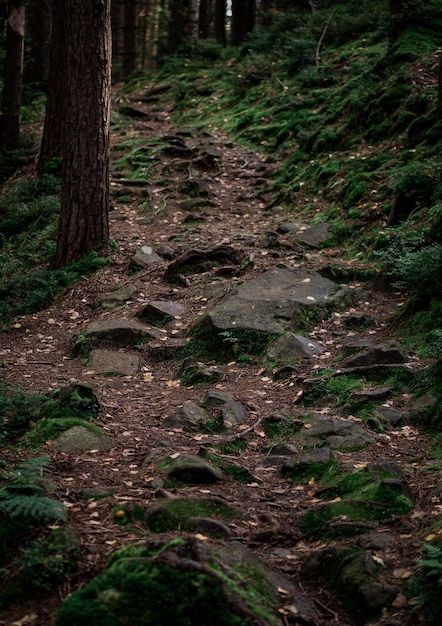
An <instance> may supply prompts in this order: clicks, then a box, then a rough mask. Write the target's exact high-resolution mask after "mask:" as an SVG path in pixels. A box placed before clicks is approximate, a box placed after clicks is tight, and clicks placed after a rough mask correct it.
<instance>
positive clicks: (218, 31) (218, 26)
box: [215, 0, 227, 46]
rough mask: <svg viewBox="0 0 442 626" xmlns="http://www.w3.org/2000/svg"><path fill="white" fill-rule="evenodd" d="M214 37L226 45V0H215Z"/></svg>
mask: <svg viewBox="0 0 442 626" xmlns="http://www.w3.org/2000/svg"><path fill="white" fill-rule="evenodd" d="M215 38H216V40H217V42H218V43H220V44H222V45H223V46H225V45H226V42H227V39H226V0H215Z"/></svg>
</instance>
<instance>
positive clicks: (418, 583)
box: [412, 544, 442, 626]
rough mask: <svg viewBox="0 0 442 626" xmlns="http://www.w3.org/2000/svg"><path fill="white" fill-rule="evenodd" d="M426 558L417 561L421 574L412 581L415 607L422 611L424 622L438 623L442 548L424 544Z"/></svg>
mask: <svg viewBox="0 0 442 626" xmlns="http://www.w3.org/2000/svg"><path fill="white" fill-rule="evenodd" d="M425 550H426V552H427V558H426V559H422V560H420V561H418V565H419V566H420V568H421V572H422V574H421V575H420V576H418V577H417V578H416V580H415V581H414V585H413V589H412V591H413V592H414V593H415V595H416V600H417V603H416V608H417V609H419V610H421V611H423V612H424V616H425V624H428V626H432V625H433V624H434V625H436V624H440V616H441V615H442V548H440V547H438V546H435V545H432V544H426V545H425Z"/></svg>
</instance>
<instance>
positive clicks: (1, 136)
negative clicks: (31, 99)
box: [0, 0, 25, 150]
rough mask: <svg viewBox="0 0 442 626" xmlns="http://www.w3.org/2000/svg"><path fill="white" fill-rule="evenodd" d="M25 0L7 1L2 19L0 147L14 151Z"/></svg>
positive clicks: (19, 96)
mask: <svg viewBox="0 0 442 626" xmlns="http://www.w3.org/2000/svg"><path fill="white" fill-rule="evenodd" d="M24 40H25V0H10V2H9V3H8V15H7V18H6V58H5V69H4V83H3V96H2V104H1V118H0V146H1V147H2V148H5V149H6V150H16V149H17V148H18V146H19V140H20V106H21V95H22V86H23V50H24Z"/></svg>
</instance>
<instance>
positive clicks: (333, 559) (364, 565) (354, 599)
mask: <svg viewBox="0 0 442 626" xmlns="http://www.w3.org/2000/svg"><path fill="white" fill-rule="evenodd" d="M379 567H380V566H379V564H378V563H377V562H376V561H375V560H374V559H373V557H372V556H371V555H370V554H369V553H368V552H365V550H361V549H360V548H355V547H350V546H343V547H339V546H336V547H327V548H324V549H322V550H317V551H315V552H313V553H312V554H311V555H310V556H309V557H308V558H307V559H306V561H305V562H304V563H303V565H302V569H301V574H302V576H303V577H304V578H306V579H307V580H309V581H311V580H321V581H323V582H324V584H326V585H328V586H329V587H331V588H332V589H334V591H335V592H336V593H337V595H338V596H339V597H340V599H341V601H342V602H343V603H344V605H345V606H346V608H347V609H349V610H350V611H351V612H352V613H353V614H357V615H358V618H359V621H361V623H366V619H364V618H367V617H369V616H370V615H372V614H373V613H376V612H377V611H379V610H380V608H382V607H383V606H385V605H386V604H389V603H391V602H392V600H393V599H394V598H395V597H396V595H397V590H395V593H394V595H392V587H391V586H390V585H386V586H385V587H384V586H383V585H381V584H379V583H377V582H375V581H373V579H374V578H375V576H376V575H377V573H378V571H379ZM372 585H376V587H374V586H372ZM363 589H364V590H365V595H364V593H363V591H362V590H363ZM362 598H363V599H364V600H365V602H364V604H363V605H362V603H361V599H362Z"/></svg>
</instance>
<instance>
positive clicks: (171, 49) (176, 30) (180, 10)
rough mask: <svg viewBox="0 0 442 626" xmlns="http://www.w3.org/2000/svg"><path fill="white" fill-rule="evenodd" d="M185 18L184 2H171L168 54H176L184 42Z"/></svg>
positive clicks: (177, 0) (181, 0)
mask: <svg viewBox="0 0 442 626" xmlns="http://www.w3.org/2000/svg"><path fill="white" fill-rule="evenodd" d="M185 18H186V14H185V9H184V5H183V0H170V2H169V23H168V34H167V43H166V49H165V53H166V54H174V53H175V52H176V51H177V49H178V48H179V47H180V44H181V43H182V42H183V37H184V31H185V25H186V21H185Z"/></svg>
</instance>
